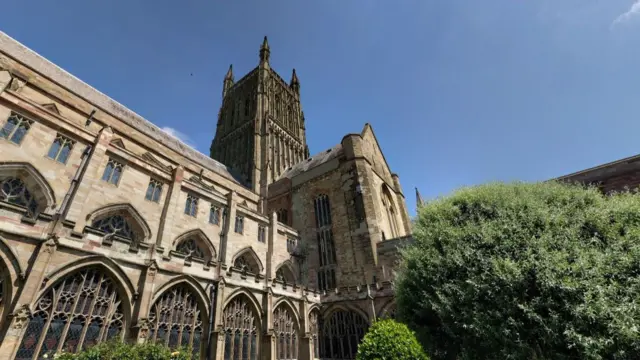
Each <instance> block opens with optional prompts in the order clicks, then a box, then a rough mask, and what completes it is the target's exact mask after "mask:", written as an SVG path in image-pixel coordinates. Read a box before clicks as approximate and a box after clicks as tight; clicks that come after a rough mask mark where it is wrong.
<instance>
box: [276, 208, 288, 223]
mask: <svg viewBox="0 0 640 360" xmlns="http://www.w3.org/2000/svg"><path fill="white" fill-rule="evenodd" d="M288 215H289V214H288V211H287V209H280V210H278V212H276V216H277V217H278V222H280V223H283V224H285V225H289V216H288Z"/></svg>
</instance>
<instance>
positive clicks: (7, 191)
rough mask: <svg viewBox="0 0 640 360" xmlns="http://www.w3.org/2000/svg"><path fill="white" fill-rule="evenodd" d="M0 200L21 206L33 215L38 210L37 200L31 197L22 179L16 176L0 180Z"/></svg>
mask: <svg viewBox="0 0 640 360" xmlns="http://www.w3.org/2000/svg"><path fill="white" fill-rule="evenodd" d="M0 201H4V202H8V203H10V204H14V205H18V206H23V207H25V208H26V209H27V211H28V212H29V215H31V216H34V215H36V213H37V211H38V202H37V201H36V199H35V198H34V197H33V195H32V194H31V192H29V189H27V186H26V185H25V183H24V181H22V180H21V179H19V178H16V177H9V178H5V179H3V180H0Z"/></svg>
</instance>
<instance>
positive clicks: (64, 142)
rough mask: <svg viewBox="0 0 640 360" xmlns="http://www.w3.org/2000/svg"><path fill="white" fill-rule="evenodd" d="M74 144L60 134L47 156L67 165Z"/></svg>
mask: <svg viewBox="0 0 640 360" xmlns="http://www.w3.org/2000/svg"><path fill="white" fill-rule="evenodd" d="M74 144H75V141H73V140H71V139H69V138H68V137H65V136H62V135H60V134H58V136H56V139H55V140H54V141H53V144H51V147H50V148H49V153H48V154H47V156H48V157H49V158H50V159H53V160H55V161H57V162H59V163H61V164H66V163H67V159H69V154H71V149H73V145H74Z"/></svg>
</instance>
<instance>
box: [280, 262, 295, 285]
mask: <svg viewBox="0 0 640 360" xmlns="http://www.w3.org/2000/svg"><path fill="white" fill-rule="evenodd" d="M276 279H277V280H279V281H282V282H283V283H285V284H293V283H295V281H296V278H295V276H294V275H293V270H291V267H290V266H289V265H288V264H287V263H285V264H284V265H282V266H280V267H279V268H278V270H276Z"/></svg>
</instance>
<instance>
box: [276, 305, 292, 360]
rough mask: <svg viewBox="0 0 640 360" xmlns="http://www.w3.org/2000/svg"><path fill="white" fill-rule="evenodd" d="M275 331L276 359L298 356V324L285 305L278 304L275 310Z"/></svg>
mask: <svg viewBox="0 0 640 360" xmlns="http://www.w3.org/2000/svg"><path fill="white" fill-rule="evenodd" d="M273 331H274V333H275V335H276V359H277V360H293V359H297V358H298V324H297V323H296V321H295V318H294V317H293V315H292V314H291V311H290V310H289V309H288V308H287V307H285V306H282V305H281V306H278V307H277V308H276V310H275V311H274V312H273Z"/></svg>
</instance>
